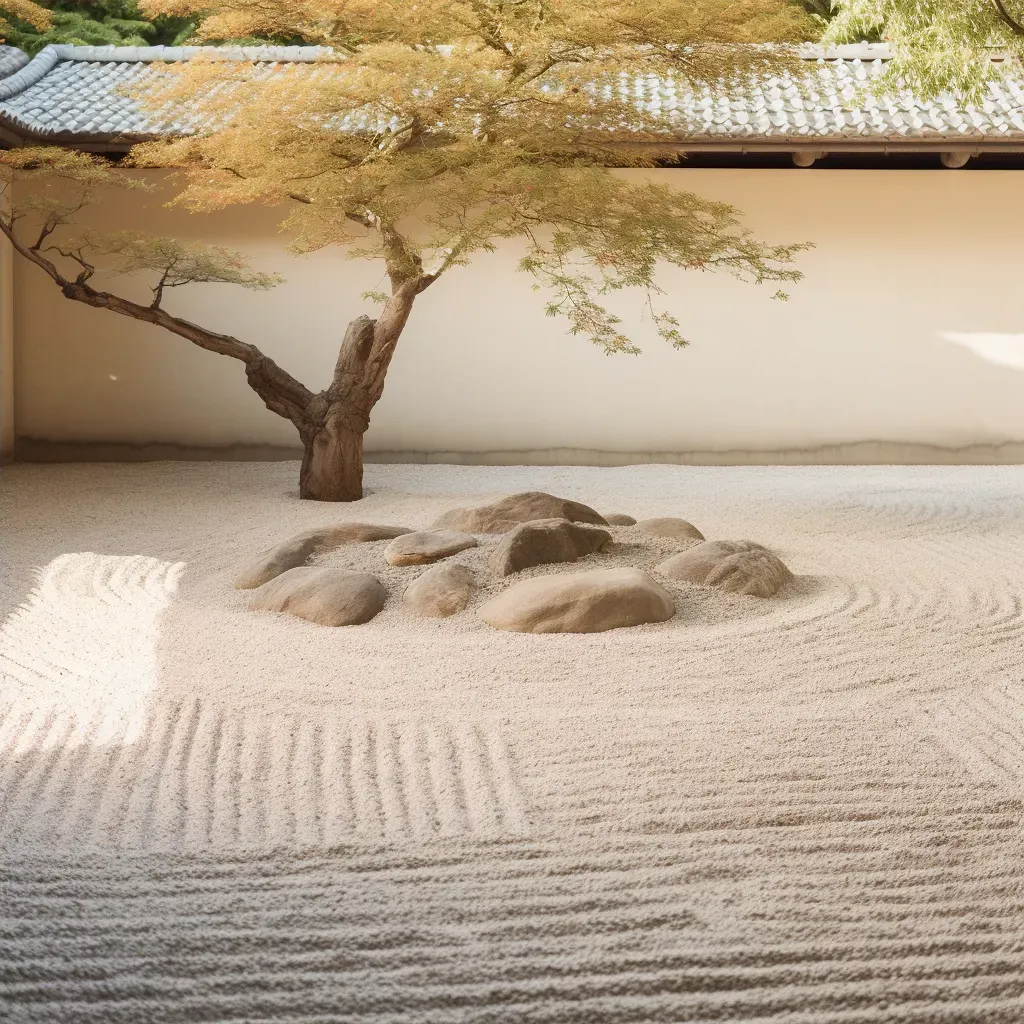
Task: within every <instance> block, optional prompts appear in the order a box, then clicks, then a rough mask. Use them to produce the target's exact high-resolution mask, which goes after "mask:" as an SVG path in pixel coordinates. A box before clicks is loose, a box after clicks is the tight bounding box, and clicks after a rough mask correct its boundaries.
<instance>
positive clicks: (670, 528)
mask: <svg viewBox="0 0 1024 1024" xmlns="http://www.w3.org/2000/svg"><path fill="white" fill-rule="evenodd" d="M636 525H637V529H639V530H641V531H642V532H643V533H646V534H647V536H648V537H664V538H665V539H666V540H703V539H704V534H703V533H701V532H700V530H698V529H697V527H696V526H694V525H693V523H688V522H687V521H686V520H685V519H675V518H673V517H671V516H666V517H665V518H663V519H641V520H640V522H639V523H637V524H636Z"/></svg>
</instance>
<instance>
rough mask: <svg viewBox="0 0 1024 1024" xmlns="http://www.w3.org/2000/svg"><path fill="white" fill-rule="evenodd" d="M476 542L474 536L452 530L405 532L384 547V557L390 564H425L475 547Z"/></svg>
mask: <svg viewBox="0 0 1024 1024" xmlns="http://www.w3.org/2000/svg"><path fill="white" fill-rule="evenodd" d="M477 543H478V541H477V539H476V537H471V536H470V535H469V534H468V533H456V532H454V531H453V530H431V531H423V532H421V533H405V534H402V536H401V537H396V538H395V539H394V540H393V541H392V542H391V543H390V544H389V545H388V546H387V547H386V548H385V549H384V557H385V558H386V559H387V560H388V561H389V562H390V563H391V564H392V565H427V564H428V563H430V562H436V561H437V560H438V559H440V558H447V557H448V556H449V555H455V554H458V553H459V552H460V551H465V550H466V548H475V547H476V546H477Z"/></svg>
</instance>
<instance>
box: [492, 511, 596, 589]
mask: <svg viewBox="0 0 1024 1024" xmlns="http://www.w3.org/2000/svg"><path fill="white" fill-rule="evenodd" d="M611 539H612V535H611V534H610V533H609V532H608V531H607V530H599V529H598V528H597V527H595V526H580V525H579V524H578V523H571V522H569V520H568V519H537V520H535V521H533V522H530V523H520V525H519V526H516V527H514V528H513V529H511V530H509V532H508V533H506V534H505V536H504V537H502V539H501V541H500V543H499V544H498V546H497V547H496V548H495V549H494V551H493V552H492V553H491V558H490V563H491V568H492V569H493V570H494V571H495V572H496V573H497V574H498V575H499V576H511V575H512V573H514V572H520V571H521V570H523V569H529V568H530V567H531V566H534V565H548V564H550V563H553V562H575V561H576V559H577V558H582V557H583V556H584V555H591V554H593V553H594V552H595V551H600V550H601V549H602V548H603V547H605V545H607V544H609V543H610V542H611Z"/></svg>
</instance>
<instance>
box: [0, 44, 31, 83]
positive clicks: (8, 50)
mask: <svg viewBox="0 0 1024 1024" xmlns="http://www.w3.org/2000/svg"><path fill="white" fill-rule="evenodd" d="M31 59H32V58H31V57H29V55H28V54H27V53H24V52H23V51H21V50H19V49H18V48H17V47H16V46H0V78H6V77H7V76H8V75H13V74H14V72H15V71H20V70H21V69H22V68H23V67H24V66H25V65H26V64H27V63H28V62H29V61H30V60H31Z"/></svg>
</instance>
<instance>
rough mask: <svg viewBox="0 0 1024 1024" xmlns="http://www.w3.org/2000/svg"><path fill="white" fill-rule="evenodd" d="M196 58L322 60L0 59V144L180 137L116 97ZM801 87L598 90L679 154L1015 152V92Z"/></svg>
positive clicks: (817, 82) (872, 52)
mask: <svg viewBox="0 0 1024 1024" xmlns="http://www.w3.org/2000/svg"><path fill="white" fill-rule="evenodd" d="M199 53H204V54H208V55H216V56H217V57H218V58H220V59H225V60H247V61H254V62H257V63H258V64H259V65H261V69H262V70H263V72H264V73H268V74H273V73H274V70H275V68H278V67H280V66H281V65H283V64H290V63H296V62H303V63H314V62H316V61H318V60H323V59H324V58H325V57H327V56H329V55H330V51H329V50H325V49H323V48H320V47H304V46H288V47H270V46H268V47H91V46H49V47H47V48H46V49H45V50H43V51H42V52H41V53H39V54H38V55H37V56H36V57H34V58H33V59H32V60H31V61H29V60H28V59H27V58H26V57H25V55H24V54H21V53H20V51H17V50H13V49H12V48H10V47H2V48H0V139H2V140H3V141H6V142H7V143H8V144H21V143H24V142H34V141H54V142H58V141H59V142H69V143H73V144H83V145H90V144H91V145H92V146H96V147H98V148H117V147H119V146H120V147H123V146H125V145H127V144H128V143H130V142H133V141H137V140H139V139H141V138H152V137H155V136H161V135H168V134H180V133H183V132H188V131H191V130H194V128H195V124H194V123H193V122H191V121H190V120H189V118H188V117H187V116H183V115H182V114H181V112H180V111H179V112H166V113H164V114H163V115H156V114H153V113H152V112H143V111H141V110H140V109H139V107H138V105H137V103H136V102H135V101H134V100H132V99H131V98H130V97H128V96H125V95H122V93H121V90H122V87H124V86H126V85H132V84H137V83H143V84H144V83H145V80H146V79H147V78H148V77H150V76H152V75H153V74H154V72H155V70H156V69H157V68H158V67H159V65H160V64H162V63H167V62H175V61H182V60H189V59H191V58H192V57H193V56H195V55H197V54H199ZM805 59H806V61H807V71H806V73H805V74H804V75H802V76H796V77H787V76H784V77H780V78H766V79H763V80H757V81H750V82H747V83H745V84H741V85H738V86H735V85H727V84H726V83H723V84H722V87H721V88H720V89H716V90H712V89H709V88H705V89H698V90H696V91H695V90H693V89H691V88H690V87H689V86H688V85H687V84H686V83H685V82H675V81H672V80H670V79H663V78H657V77H653V76H647V75H633V76H630V75H623V76H621V77H620V78H619V79H618V80H617V81H612V82H610V83H603V84H602V85H601V86H600V87H598V86H595V88H601V89H613V90H614V89H617V90H620V91H621V92H622V93H623V94H624V95H626V96H628V97H630V98H632V99H633V100H635V102H636V103H637V105H638V106H641V107H644V108H646V109H648V110H649V111H653V112H657V113H659V114H661V115H662V116H663V117H664V120H665V125H666V128H667V129H668V130H669V131H670V132H671V134H672V135H673V137H674V138H675V139H676V140H678V142H679V145H680V148H683V149H702V148H703V149H723V148H724V149H739V148H742V149H763V148H773V149H805V150H806V149H810V150H813V149H814V148H815V147H822V148H828V149H837V148H838V149H851V148H856V149H863V148H870V149H886V150H894V149H903V150H916V149H937V150H949V149H952V148H955V149H957V150H968V151H982V150H989V149H1003V150H1006V149H1018V150H1024V82H1020V81H1004V82H1001V83H995V84H992V85H990V86H989V88H988V94H987V96H986V98H985V99H984V101H983V102H981V103H979V104H975V105H967V104H963V105H962V104H958V103H957V102H956V101H955V100H954V99H953V98H952V97H948V96H947V97H940V98H938V99H936V100H933V101H930V102H922V101H920V100H918V99H916V98H915V97H914V96H912V95H911V94H909V93H898V94H896V95H872V92H871V89H870V88H869V83H870V82H871V81H872V80H873V79H875V78H876V77H877V76H878V75H879V74H880V73H881V72H882V71H883V70H884V67H885V64H886V61H887V60H888V59H889V54H888V51H887V49H886V48H885V47H884V46H874V45H868V44H861V45H859V46H851V47H839V48H836V49H833V50H829V51H820V50H818V51H816V50H810V49H809V50H807V51H805Z"/></svg>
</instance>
